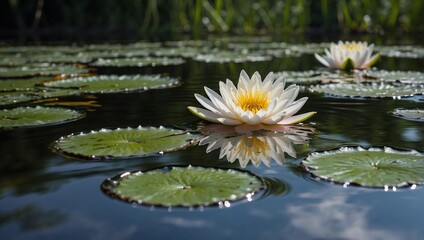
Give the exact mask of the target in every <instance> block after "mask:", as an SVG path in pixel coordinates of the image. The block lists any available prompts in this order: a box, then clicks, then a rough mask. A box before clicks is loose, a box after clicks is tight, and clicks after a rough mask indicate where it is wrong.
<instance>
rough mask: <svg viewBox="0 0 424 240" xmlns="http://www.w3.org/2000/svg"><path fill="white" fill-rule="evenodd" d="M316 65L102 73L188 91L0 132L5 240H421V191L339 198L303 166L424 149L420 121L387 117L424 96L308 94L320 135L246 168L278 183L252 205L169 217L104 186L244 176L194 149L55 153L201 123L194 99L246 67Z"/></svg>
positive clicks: (410, 64)
mask: <svg viewBox="0 0 424 240" xmlns="http://www.w3.org/2000/svg"><path fill="white" fill-rule="evenodd" d="M317 67H319V63H318V61H316V60H315V59H314V58H313V56H312V55H303V56H302V57H292V58H274V59H273V60H271V61H267V62H256V63H241V64H234V63H228V64H213V63H199V62H195V61H191V60H188V61H187V63H185V64H183V65H180V66H174V67H156V68H128V69H127V68H121V69H100V70H99V73H100V74H101V73H121V74H124V73H125V74H128V73H167V74H168V75H169V76H171V77H178V78H179V79H180V80H181V82H182V85H181V86H179V87H176V88H171V89H161V90H152V91H147V92H139V93H128V94H108V95H96V97H97V99H96V100H97V101H98V102H99V104H101V105H102V107H100V108H96V109H95V111H93V112H88V114H87V117H86V118H84V119H81V120H79V121H76V122H72V123H66V124H62V125H55V126H47V127H41V128H27V129H15V130H11V131H4V132H1V133H0V141H1V142H0V153H1V160H0V172H1V177H0V239H62V240H64V239H221V240H223V239H385V240H392V239H393V240H395V239H424V204H423V203H424V188H423V187H422V186H418V187H417V189H415V190H411V189H409V188H406V189H397V191H392V190H390V191H384V190H383V189H370V188H361V187H350V186H349V187H347V188H344V187H343V186H341V185H338V184H332V183H329V182H326V181H317V180H315V179H313V178H312V177H310V176H308V174H306V173H304V172H303V171H302V170H301V169H300V168H299V167H298V166H299V162H300V160H301V159H302V157H304V156H305V154H306V153H307V152H309V151H312V150H314V149H327V148H334V147H338V146H340V145H343V144H360V145H363V146H365V147H367V146H375V145H384V146H393V147H399V148H409V149H416V150H420V151H424V127H423V123H422V122H413V121H407V120H404V119H401V118H396V117H394V116H392V115H391V114H390V113H389V112H390V111H392V110H393V109H395V108H399V107H402V108H421V109H422V108H423V105H424V102H423V98H422V97H412V98H407V99H402V100H393V99H345V98H330V97H325V96H323V95H320V94H315V93H314V94H313V93H309V92H306V91H302V92H300V94H299V96H298V98H300V97H303V96H308V97H309V100H308V102H307V103H306V104H305V106H304V108H303V109H302V110H301V112H302V113H303V112H308V111H317V112H318V114H317V115H315V116H314V117H313V118H312V119H310V121H312V122H314V123H315V125H314V127H315V128H316V129H317V130H318V131H319V133H318V134H317V135H316V136H313V137H312V139H311V141H310V144H309V146H300V147H299V146H297V147H296V149H297V150H298V156H297V158H296V159H294V158H291V157H289V156H287V158H286V164H285V165H284V166H280V165H278V164H277V163H276V162H272V163H271V166H270V167H267V166H265V165H264V164H261V165H260V166H259V167H254V166H253V165H249V166H248V167H247V168H246V169H247V170H250V171H252V172H253V173H255V174H257V175H259V176H262V177H266V178H267V179H269V180H272V181H273V182H275V183H274V184H275V185H278V186H279V187H280V188H284V187H285V189H282V191H278V190H275V189H274V190H270V191H268V192H267V193H265V195H264V196H262V197H260V198H258V199H255V200H254V201H252V202H238V203H235V204H234V205H233V206H231V207H229V208H218V207H209V208H204V209H194V210H188V209H163V208H154V209H152V208H150V207H144V206H132V205H131V204H127V203H125V202H122V201H119V200H115V199H112V198H110V197H109V196H107V195H105V194H104V193H103V192H102V191H101V189H100V184H101V183H102V181H103V180H105V179H106V178H108V177H112V176H115V175H117V174H119V173H122V172H124V171H131V170H139V169H141V170H145V169H149V168H152V167H159V166H165V165H175V164H178V165H187V164H193V165H202V166H216V167H234V168H240V165H239V164H238V162H236V163H229V162H228V161H227V160H226V159H225V158H223V159H219V151H214V152H211V153H208V154H207V153H206V151H205V150H206V146H195V147H191V148H188V149H186V150H183V151H178V152H173V153H168V154H165V155H163V156H154V157H146V158H137V159H129V160H117V161H84V160H75V159H67V158H64V157H62V156H60V155H57V154H54V153H52V152H51V151H50V150H49V148H48V146H49V145H50V144H51V143H52V142H53V141H55V140H56V139H58V138H59V137H61V136H64V135H68V134H70V133H73V132H79V131H88V130H92V129H93V130H96V129H100V128H103V127H106V128H116V127H127V126H138V125H142V126H159V125H177V126H189V125H191V124H193V123H196V122H197V121H198V119H197V118H196V117H195V116H193V115H192V114H190V113H189V111H188V110H187V106H189V105H191V106H199V105H198V103H197V102H196V100H195V98H194V96H193V94H194V93H200V94H204V91H203V86H205V85H206V86H208V87H210V88H212V89H214V90H217V89H218V81H223V80H225V79H226V78H230V79H231V80H233V81H237V80H238V76H239V74H240V71H241V70H242V69H245V70H246V72H247V73H248V74H249V75H252V74H253V72H254V71H259V73H260V74H261V75H262V77H264V76H265V75H266V74H267V73H268V72H270V71H274V72H278V71H283V70H309V69H316V68H317ZM377 67H378V68H379V69H386V70H403V71H406V70H415V71H422V70H423V69H422V67H423V60H422V59H405V58H402V59H395V60H393V59H389V58H385V57H383V58H382V59H381V60H380V62H379V63H378V65H377Z"/></svg>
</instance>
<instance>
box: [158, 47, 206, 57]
mask: <svg viewBox="0 0 424 240" xmlns="http://www.w3.org/2000/svg"><path fill="white" fill-rule="evenodd" d="M206 50H207V49H206V48H203V49H202V48H195V47H174V48H169V47H168V48H159V49H156V50H155V51H154V52H153V54H154V55H155V56H160V57H185V58H189V57H194V56H196V55H199V54H201V53H202V52H205V51H206Z"/></svg>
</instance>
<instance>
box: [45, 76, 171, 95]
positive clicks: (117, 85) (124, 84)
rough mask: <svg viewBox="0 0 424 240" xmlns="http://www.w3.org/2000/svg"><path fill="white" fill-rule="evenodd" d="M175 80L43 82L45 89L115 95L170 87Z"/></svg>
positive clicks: (105, 78) (107, 78) (138, 78)
mask: <svg viewBox="0 0 424 240" xmlns="http://www.w3.org/2000/svg"><path fill="white" fill-rule="evenodd" d="M177 84H178V80H177V79H173V78H168V77H161V76H159V75H122V76H118V75H98V76H88V77H75V78H67V79H61V80H56V81H48V82H44V83H43V85H44V86H46V87H59V88H71V89H78V90H79V91H80V92H82V93H117V92H131V91H140V90H149V89H158V88H167V87H172V86H175V85H177Z"/></svg>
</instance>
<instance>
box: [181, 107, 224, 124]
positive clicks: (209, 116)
mask: <svg viewBox="0 0 424 240" xmlns="http://www.w3.org/2000/svg"><path fill="white" fill-rule="evenodd" d="M188 110H190V112H191V113H193V114H194V115H196V116H198V117H200V118H202V119H204V120H207V121H210V122H214V123H220V121H218V118H221V117H222V116H221V115H218V114H215V113H213V112H211V111H209V110H206V109H203V108H197V107H188Z"/></svg>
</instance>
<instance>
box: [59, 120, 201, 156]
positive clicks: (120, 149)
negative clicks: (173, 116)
mask: <svg viewBox="0 0 424 240" xmlns="http://www.w3.org/2000/svg"><path fill="white" fill-rule="evenodd" d="M199 137H200V135H199V134H196V133H192V132H190V131H186V130H180V129H173V128H166V127H163V126H160V127H142V126H138V127H135V128H131V127H128V128H117V129H100V130H98V131H90V132H81V133H77V134H70V135H68V136H64V137H61V138H60V139H58V140H56V141H55V142H54V143H53V144H52V145H51V149H52V150H53V151H54V152H56V153H59V154H62V155H64V156H67V157H73V158H78V159H88V160H100V159H109V160H111V159H125V158H137V157H146V156H152V155H162V154H164V153H166V152H171V151H177V150H181V149H185V148H187V147H189V146H192V145H195V144H197V142H198V138H199Z"/></svg>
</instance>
